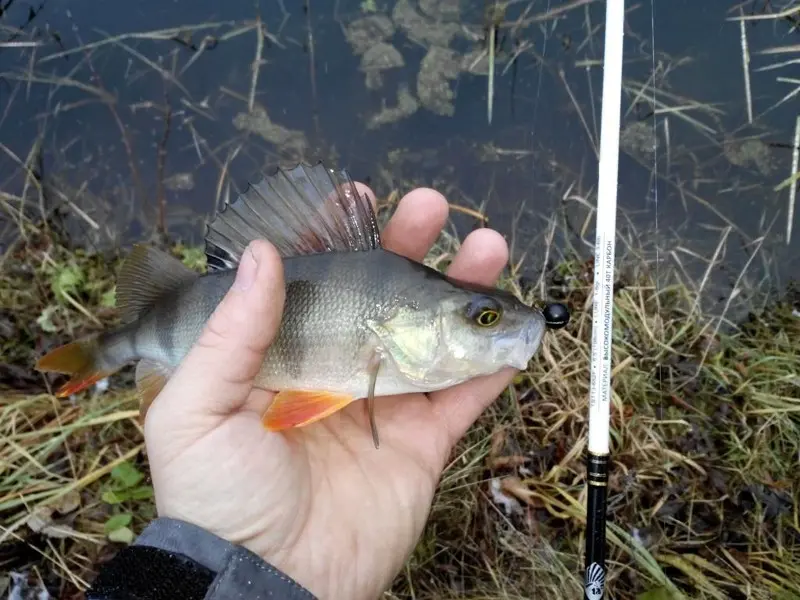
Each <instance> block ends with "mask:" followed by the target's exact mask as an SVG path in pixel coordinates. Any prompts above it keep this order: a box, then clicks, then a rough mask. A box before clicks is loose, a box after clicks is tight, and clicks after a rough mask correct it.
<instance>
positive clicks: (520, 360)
mask: <svg viewBox="0 0 800 600" xmlns="http://www.w3.org/2000/svg"><path fill="white" fill-rule="evenodd" d="M545 325H546V323H545V319H544V316H543V315H537V316H536V318H533V319H531V320H530V321H528V323H527V324H526V325H525V327H524V328H523V329H522V331H520V333H519V335H518V336H516V338H515V339H514V340H513V341H512V343H511V348H510V351H509V353H508V361H507V362H508V365H509V366H511V367H514V368H515V369H518V370H520V371H524V370H525V369H527V368H528V363H529V362H530V360H531V359H532V358H533V355H534V354H536V351H537V350H538V349H539V345H540V344H541V343H542V338H543V337H544V331H545Z"/></svg>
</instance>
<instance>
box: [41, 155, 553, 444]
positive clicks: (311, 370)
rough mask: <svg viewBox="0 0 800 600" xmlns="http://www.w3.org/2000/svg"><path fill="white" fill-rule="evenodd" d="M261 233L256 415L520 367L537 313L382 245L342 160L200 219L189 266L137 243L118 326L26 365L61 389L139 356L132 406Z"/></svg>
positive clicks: (82, 384) (67, 391) (268, 182)
mask: <svg viewBox="0 0 800 600" xmlns="http://www.w3.org/2000/svg"><path fill="white" fill-rule="evenodd" d="M255 239H266V240H268V241H269V242H271V243H272V244H273V245H274V246H275V248H276V249H277V250H278V252H279V254H280V255H281V257H282V260H283V266H284V277H285V283H286V299H285V305H284V312H283V316H282V320H281V324H280V328H279V331H278V333H277V335H276V337H275V339H274V341H273V343H272V345H271V346H270V347H269V349H268V350H267V353H266V356H265V358H264V361H263V363H262V365H261V368H260V371H259V373H258V375H257V377H256V379H255V385H256V386H257V387H260V388H264V389H267V390H272V391H276V392H277V395H276V396H275V399H274V401H273V402H272V404H271V405H270V407H269V408H268V409H267V411H266V413H265V415H264V417H263V422H264V425H265V426H266V427H267V428H268V429H270V430H274V431H277V430H284V429H287V428H291V427H301V426H305V425H308V424H310V423H314V422H316V421H319V420H320V419H323V418H325V417H327V416H329V415H331V414H333V413H335V412H337V411H339V410H341V409H342V408H344V407H345V406H347V405H349V404H350V403H351V402H353V401H354V400H357V399H361V398H367V399H368V401H369V402H368V405H369V407H370V422H371V424H372V430H373V436H374V438H375V444H376V446H377V443H378V440H377V431H376V429H375V425H374V415H373V414H372V410H371V407H372V402H373V399H374V398H375V397H377V396H386V395H394V394H403V393H407V392H431V391H435V390H440V389H442V388H447V387H450V386H453V385H455V384H458V383H461V382H464V381H467V380H469V379H472V378H474V377H477V376H481V375H487V374H491V373H495V372H497V371H499V370H501V369H503V368H504V367H514V368H517V369H525V368H526V367H527V365H528V361H529V360H530V359H531V358H532V356H533V355H534V354H535V352H536V351H537V349H538V347H539V344H540V343H541V339H542V336H543V335H544V332H545V329H546V326H547V323H546V320H545V318H544V316H543V314H542V312H541V311H539V310H537V309H535V308H532V307H529V306H527V305H525V304H524V303H522V302H521V301H520V300H518V299H517V298H516V297H515V296H514V295H512V294H510V293H508V292H505V291H502V290H499V289H494V288H488V287H484V286H479V285H474V284H471V283H467V282H464V281H459V280H455V279H453V278H451V277H448V276H447V275H444V274H442V273H439V272H438V271H436V270H435V269H432V268H430V267H428V266H426V265H423V264H421V263H418V262H416V261H413V260H410V259H408V258H405V257H403V256H400V255H398V254H395V253H394V252H391V251H389V250H387V249H385V248H383V246H382V245H381V235H380V231H379V228H378V222H377V219H376V217H375V214H374V211H373V208H372V204H371V202H370V201H369V199H368V198H367V197H362V196H360V195H359V194H358V192H357V190H356V187H355V184H354V183H353V182H352V180H351V179H350V177H349V176H348V174H347V173H346V171H338V172H337V171H334V170H332V169H327V168H325V167H324V166H323V164H322V163H319V164H317V165H316V166H314V167H310V166H308V165H304V164H300V165H298V166H297V167H295V168H293V169H290V170H284V169H278V171H277V172H276V173H275V174H274V175H271V176H268V177H265V178H264V179H262V180H261V181H260V182H259V183H256V184H254V185H251V186H250V187H249V188H248V190H247V191H246V192H245V193H243V194H241V195H240V196H238V197H237V198H236V200H235V201H234V202H232V203H230V204H229V205H227V206H226V207H225V208H224V209H223V210H222V211H221V212H220V213H219V214H218V215H216V217H215V218H214V219H213V220H212V221H211V222H210V223H209V226H208V230H207V234H206V257H207V264H208V269H207V272H206V273H204V274H200V273H197V272H195V271H193V270H191V269H189V268H188V267H186V266H185V265H184V264H183V263H181V262H180V261H179V260H178V259H176V258H174V257H172V256H171V255H169V254H166V253H164V252H162V251H160V250H158V249H155V248H152V247H148V246H144V245H137V246H135V247H134V249H133V251H132V252H131V254H130V256H129V257H128V258H127V260H126V261H125V263H124V265H123V267H122V271H121V274H120V277H119V280H118V283H117V303H118V307H119V309H120V311H121V317H122V324H121V325H120V326H119V327H118V328H116V329H113V330H110V331H105V332H103V333H100V334H98V335H94V336H90V337H87V338H84V339H81V340H78V341H75V342H72V343H70V344H67V345H65V346H62V347H59V348H56V349H54V350H52V351H51V352H49V353H48V354H46V355H45V356H44V357H42V358H41V359H40V360H39V362H38V364H37V368H38V369H39V370H43V371H55V372H60V373H67V374H69V375H71V379H70V380H69V381H68V382H67V383H66V384H65V385H64V386H63V387H61V388H60V389H59V390H58V396H59V397H63V396H67V395H71V394H74V393H76V392H78V391H80V390H82V389H85V388H86V387H88V386H90V385H92V384H93V383H95V382H96V381H98V380H99V379H102V378H103V377H106V376H108V375H110V374H112V373H114V372H115V371H117V370H118V369H120V368H121V367H123V366H124V365H125V364H127V363H129V362H131V361H135V360H138V361H139V363H138V366H137V369H136V383H137V388H138V390H139V394H140V398H141V414H142V416H143V415H144V414H145V413H146V411H147V408H148V407H149V405H150V403H151V402H152V401H153V400H154V398H155V397H156V396H157V395H158V393H159V392H160V391H161V389H162V388H163V387H164V385H165V384H166V382H167V380H168V379H169V377H170V376H171V374H172V373H173V372H174V370H175V369H176V368H177V367H178V365H179V364H180V362H181V360H182V359H183V358H184V357H185V356H186V354H187V353H188V352H189V350H190V349H191V347H192V346H193V345H194V343H195V342H196V341H197V339H198V338H199V337H200V334H201V333H202V331H203V328H204V327H205V324H206V322H207V321H208V319H209V318H210V317H211V314H212V313H213V312H214V310H215V309H216V307H217V305H218V304H219V303H220V301H221V300H222V299H223V297H224V296H225V294H226V293H227V291H228V289H229V288H230V287H231V285H232V284H233V281H234V279H235V277H236V269H237V267H238V264H239V260H240V259H241V256H242V253H243V252H244V251H245V249H246V248H247V246H248V244H249V243H250V242H251V241H253V240H255Z"/></svg>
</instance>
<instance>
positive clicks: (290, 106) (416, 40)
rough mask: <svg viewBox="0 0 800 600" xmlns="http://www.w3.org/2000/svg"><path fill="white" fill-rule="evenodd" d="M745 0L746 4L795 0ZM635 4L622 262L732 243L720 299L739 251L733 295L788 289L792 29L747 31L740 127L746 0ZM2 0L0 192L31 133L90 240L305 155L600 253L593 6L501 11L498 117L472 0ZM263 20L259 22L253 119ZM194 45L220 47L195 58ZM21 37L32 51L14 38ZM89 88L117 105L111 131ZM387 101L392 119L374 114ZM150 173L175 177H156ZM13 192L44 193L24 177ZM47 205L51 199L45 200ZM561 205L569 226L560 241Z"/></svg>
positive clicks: (598, 15) (176, 214) (199, 220)
mask: <svg viewBox="0 0 800 600" xmlns="http://www.w3.org/2000/svg"><path fill="white" fill-rule="evenodd" d="M741 4H742V7H743V9H744V10H745V12H747V13H755V14H759V13H762V12H763V11H764V10H765V8H764V7H765V6H766V5H771V6H772V9H773V10H778V9H779V8H781V7H782V6H788V5H789V3H788V2H787V1H786V0H784V1H783V2H782V3H781V2H775V1H773V2H772V3H771V4H770V3H768V2H762V1H752V2H743V3H741ZM626 6H627V8H628V18H627V22H626V38H625V60H626V63H625V68H624V72H623V78H624V81H625V89H624V90H623V112H624V116H623V129H624V131H623V135H622V140H623V141H622V147H623V150H624V151H623V154H622V156H621V159H620V187H619V206H620V211H621V212H620V219H619V227H620V233H621V235H622V237H621V238H620V241H619V246H618V253H619V254H625V253H627V252H628V251H629V248H628V240H630V239H631V236H632V235H634V233H636V235H637V236H638V237H637V240H636V242H635V243H633V247H635V248H642V249H643V250H644V252H645V255H646V256H647V257H654V256H656V252H657V253H658V256H659V257H660V258H661V259H663V260H662V262H661V263H660V264H662V265H664V266H665V269H667V268H675V267H677V266H678V264H679V263H680V264H681V265H683V266H684V267H685V268H686V269H687V270H688V272H689V273H692V275H693V276H694V277H700V276H702V274H703V272H704V270H705V269H706V267H707V262H705V261H707V260H708V259H709V258H710V257H711V256H712V255H713V254H714V251H715V249H716V248H717V247H718V245H719V243H720V240H721V239H723V238H724V240H723V241H724V244H723V245H722V246H721V252H720V254H719V256H718V259H719V260H720V262H721V265H722V268H715V269H712V274H713V275H714V277H715V279H714V281H715V283H716V284H717V285H719V286H722V287H720V288H719V289H720V290H722V291H723V292H724V290H725V286H727V289H728V290H730V289H731V284H732V283H733V282H734V281H735V280H736V279H737V277H738V276H739V274H740V273H741V271H742V269H743V267H744V266H745V265H747V271H746V273H745V276H744V277H743V278H742V279H741V281H740V282H739V285H740V286H746V287H755V286H758V285H761V284H762V283H763V281H765V280H768V281H769V284H770V285H774V286H777V287H778V288H779V289H780V288H781V287H782V286H783V285H785V283H786V281H787V280H788V279H790V278H792V277H794V276H796V272H797V268H798V264H799V263H800V260H798V257H799V256H800V253H799V252H798V249H800V231H795V232H794V234H793V237H792V242H791V244H790V245H787V243H786V223H787V218H788V213H787V208H788V204H789V203H788V198H789V188H788V186H787V187H785V188H784V189H782V190H780V191H775V189H774V188H775V186H776V185H778V184H779V183H780V182H781V181H783V180H785V179H786V178H787V177H789V176H790V172H791V162H792V148H791V147H792V144H793V138H794V129H795V120H796V118H797V115H798V113H800V111H799V110H798V106H799V104H798V101H797V97H793V98H790V99H789V100H787V101H785V102H783V103H781V104H779V105H777V106H775V105H776V104H778V102H779V101H781V99H782V98H784V96H786V95H787V94H788V93H790V92H791V91H792V90H793V89H795V88H796V87H797V86H798V85H800V78H798V71H799V70H800V66H798V64H792V63H790V62H789V61H791V60H792V59H796V58H797V56H798V51H794V52H786V53H771V54H770V53H764V51H765V50H767V49H770V48H776V47H780V46H790V45H792V44H797V43H798V41H800V34H799V33H798V31H797V30H796V29H793V28H792V27H793V24H792V23H791V22H789V21H788V20H770V21H757V22H750V23H748V25H747V27H746V31H747V41H748V44H749V48H750V53H751V63H750V88H751V91H752V104H753V114H754V121H753V123H752V124H751V123H749V122H748V114H747V108H746V107H747V105H746V102H745V84H744V74H743V68H742V51H741V41H740V36H741V33H740V27H739V23H738V22H736V21H732V20H729V19H730V18H731V17H734V16H736V15H738V14H739V12H738V8H737V7H738V3H737V2H735V1H734V0H702V1H698V0H658V1H655V2H649V1H644V2H627V3H626ZM0 7H2V9H3V10H2V15H1V16H0V25H2V26H3V30H2V31H1V32H0V34H1V35H0V73H2V80H0V142H1V143H2V144H3V149H4V151H3V152H2V153H0V176H2V180H0V181H1V182H0V190H3V191H4V192H6V193H7V194H13V195H19V194H20V193H21V192H22V190H23V186H24V183H25V181H24V178H23V170H22V169H21V168H20V165H19V163H18V160H17V158H19V159H21V160H23V161H24V160H26V157H28V156H29V154H30V153H31V148H32V147H33V146H34V144H36V143H37V142H38V143H39V144H40V145H41V152H42V154H41V156H42V161H41V164H40V166H39V167H37V168H41V169H42V171H43V173H44V175H45V179H46V181H50V182H57V183H58V185H59V186H61V189H62V190H63V189H71V190H72V193H70V194H68V196H69V199H70V200H71V202H72V206H69V207H68V208H67V212H68V213H69V214H70V215H71V216H70V220H71V222H72V226H73V227H76V228H78V229H79V230H80V231H83V232H84V234H83V235H85V236H86V238H87V239H89V240H90V241H91V242H92V243H94V244H97V245H101V244H109V243H110V244H117V243H127V242H129V241H131V240H135V239H137V238H140V237H142V236H146V235H147V231H146V230H147V229H149V228H152V226H153V224H154V223H155V222H156V218H157V213H156V212H155V207H156V204H157V202H156V200H157V198H158V197H159V196H160V195H163V197H164V198H165V199H166V206H167V222H168V224H169V228H170V231H171V232H173V233H175V234H176V235H180V236H185V237H188V238H190V239H191V240H192V241H198V240H199V239H200V237H201V236H202V232H203V220H204V219H205V217H206V216H207V215H208V214H209V212H210V211H212V210H213V207H214V204H215V202H216V201H217V199H218V198H220V197H224V194H225V193H230V194H235V193H236V190H237V189H238V190H242V189H244V187H245V186H246V184H247V182H248V180H250V179H252V178H254V177H255V176H256V173H257V171H258V170H260V169H271V168H273V167H274V166H275V165H276V164H278V161H281V162H285V163H290V162H292V161H293V160H296V159H298V158H301V157H304V158H305V159H306V160H309V161H312V162H313V161H315V160H317V159H318V158H324V159H327V160H332V161H336V163H337V164H338V165H340V166H343V167H346V168H348V169H349V170H350V173H351V175H352V176H353V177H354V178H355V179H358V180H361V181H367V182H369V183H370V184H371V185H372V186H373V189H375V191H376V192H377V193H378V194H385V193H387V192H388V191H390V190H391V189H392V188H394V187H398V188H399V189H400V190H401V191H403V192H404V191H407V190H408V189H410V188H411V187H412V186H415V185H427V186H432V187H436V188H437V189H439V190H441V191H442V192H444V193H445V194H446V195H447V196H448V199H449V200H450V201H451V202H452V203H454V204H458V205H461V206H465V207H470V208H474V209H480V210H483V211H484V212H485V213H486V214H487V215H488V216H489V218H490V223H489V224H490V226H492V227H495V228H497V229H498V230H500V231H501V232H502V233H503V234H505V235H507V236H508V237H509V240H513V244H514V254H515V258H517V259H518V258H519V257H520V256H522V254H523V253H526V256H527V257H528V262H527V263H526V264H528V265H529V268H530V270H531V272H532V273H534V274H535V273H536V269H538V268H540V266H541V264H542V257H543V256H544V253H545V239H546V236H547V233H548V226H549V225H550V224H551V222H555V221H557V227H556V231H557V235H556V250H555V255H556V257H558V256H559V255H560V253H562V254H563V253H564V252H566V250H567V248H569V247H570V245H571V247H573V248H576V249H578V250H579V251H580V252H582V253H583V254H584V255H585V256H586V257H588V256H590V255H591V252H592V248H591V245H592V244H593V242H594V221H593V220H590V221H588V222H585V221H586V219H587V215H589V214H590V213H589V212H587V207H591V206H593V205H594V204H595V202H596V197H595V194H594V193H595V191H596V187H597V167H596V165H597V158H596V156H595V154H594V150H593V143H594V145H595V146H598V147H599V127H600V110H601V107H600V99H601V94H602V66H601V63H602V57H603V33H604V18H605V3H603V2H586V3H581V2H576V1H574V0H570V1H569V2H566V1H564V0H536V1H533V2H530V1H526V2H511V3H509V4H508V5H507V7H506V10H505V14H504V17H503V19H504V21H503V22H504V25H503V26H501V27H500V29H499V34H498V37H499V42H500V45H499V48H498V52H497V61H496V69H495V78H494V90H495V95H494V103H493V117H492V122H491V124H490V123H488V119H487V82H488V78H487V74H486V73H487V69H486V67H485V65H486V57H485V55H482V52H483V51H484V50H485V49H486V48H487V47H488V41H487V39H486V31H485V29H484V24H485V8H486V3H485V2H483V1H480V0H471V1H467V0H462V1H461V2H458V1H457V0H456V1H450V0H439V1H435V0H398V1H395V0H391V1H390V0H365V1H364V2H359V1H358V0H339V1H336V2H322V1H319V0H306V1H301V0H283V2H277V1H268V0H262V1H261V2H250V1H228V2H214V1H209V0H191V1H190V0H158V1H152V0H143V1H141V2H124V3H123V2H110V1H108V0H77V1H73V2H66V1H53V0H34V1H30V0H0ZM570 7H571V8H570ZM547 13H557V16H553V15H551V16H543V15H547ZM257 15H258V16H260V18H261V19H262V21H263V31H265V32H266V34H267V35H266V37H265V39H264V45H263V49H262V54H261V58H262V62H261V65H260V68H259V72H258V81H257V85H256V89H255V95H254V100H255V117H254V116H253V114H251V115H250V116H249V117H248V101H249V96H250V93H251V84H252V83H251V79H252V70H251V67H252V64H253V61H254V59H255V56H256V52H257V32H256V29H255V19H256V16H257ZM799 16H800V15H799ZM365 18H368V19H369V21H364V19H365ZM521 18H522V19H527V20H528V21H532V22H528V23H519V22H518V20H519V19H521ZM359 20H361V21H359ZM514 22H518V24H517V25H516V26H515V25H512V24H511V23H514ZM359 27H360V29H359ZM169 28H181V29H182V32H179V31H177V30H176V31H168V32H166V33H165V30H167V29H169ZM359 31H360V34H359ZM381 31H382V32H383V35H375V32H381ZM369 32H371V33H372V35H367V33H369ZM158 37H161V38H167V39H156V38H158ZM169 38H173V39H169ZM204 39H205V40H206V41H207V42H208V43H210V44H211V45H210V46H209V47H208V48H207V49H205V50H204V51H203V52H198V51H197V48H199V47H201V46H202V43H203V40H204ZM358 40H360V42H359V41H358ZM3 41H4V42H3ZM310 41H311V42H312V43H309V42H310ZM30 42H35V43H36V44H38V45H36V46H25V45H21V44H26V43H30ZM3 44H4V45H3ZM15 44H16V45H15ZM378 44H383V45H378ZM86 45H88V47H84V48H82V46H86ZM310 48H313V54H312V53H311V52H309V49H310ZM359 53H360V54H359ZM198 54H199V56H198ZM515 54H516V59H515V60H514V61H513V62H512V61H511V60H510V59H511V57H512V56H514V55H515ZM426 57H427V58H426ZM464 57H468V58H464ZM367 59H377V60H378V62H380V61H383V64H392V61H395V64H396V63H397V62H398V59H401V60H400V61H399V62H401V63H402V64H400V65H399V66H394V67H393V68H390V69H387V70H385V71H381V72H380V74H376V72H374V71H373V72H372V73H369V74H368V73H365V72H364V71H362V70H361V69H360V65H361V63H362V60H364V61H366V60H367ZM471 59H475V60H471ZM190 61H194V62H192V63H191V64H189V63H190ZM782 62H787V63H788V64H786V65H785V66H781V67H779V68H774V69H769V70H761V71H758V70H759V69H763V68H764V67H766V66H769V65H774V64H778V63H782ZM470 64H473V67H472V71H470V70H469V68H470ZM187 65H188V66H187ZM448 65H450V69H451V73H450V75H455V76H454V77H451V78H449V79H448V78H447V77H445V75H444V74H445V73H446V71H447V67H448ZM312 67H313V68H312ZM459 71H460V72H459ZM781 78H784V81H781ZM101 89H103V90H105V91H104V92H99V91H98V90H101ZM448 90H449V92H448ZM98 94H106V96H105V97H106V98H109V99H111V98H113V99H114V104H113V106H114V107H115V111H116V114H117V116H118V117H119V122H118V121H117V117H116V116H115V115H114V113H113V111H112V110H111V109H110V108H109V102H108V101H103V99H102V98H101V97H100V96H99V95H98ZM448 94H450V95H451V96H452V98H451V99H449V98H448ZM654 98H655V100H656V104H655V105H654V103H653V101H654ZM166 103H168V105H169V106H170V111H169V127H168V135H166V138H165V131H167V128H166V127H165V115H166V111H165V109H164V107H165V104H166ZM398 106H400V107H401V108H399V109H397V110H396V111H395V112H396V114H395V118H394V120H392V119H384V120H383V122H382V123H381V121H380V120H377V119H376V116H377V115H379V114H381V111H382V110H385V109H387V108H392V107H398ZM654 108H655V109H656V110H655V115H654ZM383 114H384V117H385V116H386V114H388V113H383ZM581 115H582V116H583V118H581ZM254 124H255V125H254ZM265 124H266V127H265ZM248 127H250V130H249V131H248ZM259 127H260V129H259ZM121 128H124V131H125V133H126V136H127V138H128V140H129V144H130V155H129V153H128V150H127V149H126V145H125V143H123V136H122V135H121ZM587 128H588V130H589V131H587ZM589 132H591V134H590V133H589ZM592 140H594V142H592ZM656 142H657V143H656ZM160 155H161V156H162V157H163V158H162V159H161V161H159V156H160ZM15 156H16V157H17V158H15ZM159 164H161V168H162V169H163V175H164V177H166V178H168V179H167V185H166V186H165V187H164V188H163V189H162V190H160V189H159V186H158V181H159V179H160V177H159ZM581 198H583V199H584V200H583V201H581V200H580V199H581ZM28 201H29V202H30V203H32V204H33V205H36V204H38V199H37V197H36V195H35V194H32V193H31V192H30V190H29V195H28ZM59 201H63V198H62V199H61V200H59V198H58V196H56V195H53V194H49V195H48V197H47V202H48V203H49V205H50V206H53V205H54V204H55V203H57V202H59ZM9 202H10V205H11V206H14V207H18V203H14V202H13V200H12V201H9ZM798 212H800V211H798ZM2 218H3V219H5V220H6V223H8V222H9V219H8V217H7V214H5V213H4V214H3V217H2ZM565 219H566V220H567V221H568V222H569V224H570V225H571V227H572V228H573V234H566V235H564V234H563V233H562V232H564V231H568V229H566V228H565V227H564V224H565ZM457 223H458V226H459V233H461V234H462V235H463V234H464V233H466V232H468V231H469V229H470V228H471V227H474V226H476V224H477V221H476V219H475V218H473V217H470V216H467V215H460V216H459V218H458V220H457ZM726 227H729V228H730V230H729V231H727V233H726V231H725V228H726ZM798 227H800V220H798ZM581 235H582V237H583V239H581ZM761 236H764V237H763V238H762V237H761ZM756 248H759V253H758V255H757V257H756V258H755V259H753V260H752V261H750V263H749V265H748V260H749V259H750V258H751V256H752V253H753V251H754V250H755V249H756ZM551 256H553V253H552V252H551Z"/></svg>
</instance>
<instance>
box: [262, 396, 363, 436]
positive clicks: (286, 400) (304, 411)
mask: <svg viewBox="0 0 800 600" xmlns="http://www.w3.org/2000/svg"><path fill="white" fill-rule="evenodd" d="M353 400H355V398H353V397H352V396H349V395H347V394H337V393H335V392H325V391H305V390H284V391H282V392H279V393H278V394H277V395H276V396H275V400H274V401H273V402H272V404H271V405H270V407H269V408H268V409H267V412H266V413H264V416H263V417H262V419H261V422H262V423H263V424H264V427H266V428H267V429H269V430H271V431H280V430H282V429H289V428H291V427H303V426H305V425H310V424H311V423H314V422H315V421H319V420H320V419H324V418H325V417H327V416H329V415H332V414H333V413H335V412H336V411H337V410H340V409H342V408H344V407H345V406H347V405H348V404H350V403H351V402H352V401H353Z"/></svg>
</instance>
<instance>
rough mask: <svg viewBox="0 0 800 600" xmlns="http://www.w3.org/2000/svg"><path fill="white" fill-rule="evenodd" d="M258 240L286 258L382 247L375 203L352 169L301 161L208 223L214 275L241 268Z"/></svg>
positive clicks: (254, 187)
mask: <svg viewBox="0 0 800 600" xmlns="http://www.w3.org/2000/svg"><path fill="white" fill-rule="evenodd" d="M255 239H266V240H268V241H269V242H271V243H272V245H273V246H275V248H276V249H277V250H278V253H279V254H280V255H281V256H284V257H288V256H297V255H301V254H315V253H319V252H334V251H340V252H356V251H362V250H374V249H376V248H379V247H380V245H381V237H380V230H379V228H378V220H377V218H376V217H375V212H374V211H373V208H372V203H371V202H370V201H369V198H367V197H366V196H360V195H359V194H358V191H357V190H356V186H355V183H353V181H352V180H351V179H350V176H349V175H348V174H347V171H345V170H340V171H338V172H337V171H334V170H333V169H327V168H326V167H325V166H324V165H323V164H322V162H319V163H317V164H316V165H315V166H314V167H311V166H309V165H307V164H303V163H300V164H298V165H297V166H296V167H294V168H292V169H281V168H279V169H278V170H277V172H276V173H275V174H274V175H269V176H267V177H265V178H264V179H262V180H261V181H260V182H258V183H256V184H253V185H251V186H249V188H248V189H247V191H245V192H244V193H243V194H241V195H239V196H238V197H237V198H236V200H234V201H233V202H231V203H229V204H227V205H226V206H225V207H224V208H223V210H222V211H221V212H220V213H219V214H218V215H216V217H215V218H214V219H213V220H212V221H211V222H210V223H209V224H208V229H207V232H206V257H207V259H208V260H207V262H208V269H209V271H216V270H219V269H232V268H236V266H237V265H238V264H239V259H240V258H241V255H242V252H244V250H245V248H247V245H248V244H249V243H250V242H251V241H253V240H255Z"/></svg>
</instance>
